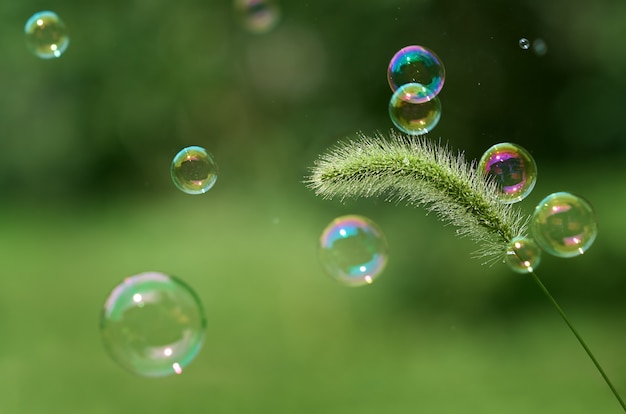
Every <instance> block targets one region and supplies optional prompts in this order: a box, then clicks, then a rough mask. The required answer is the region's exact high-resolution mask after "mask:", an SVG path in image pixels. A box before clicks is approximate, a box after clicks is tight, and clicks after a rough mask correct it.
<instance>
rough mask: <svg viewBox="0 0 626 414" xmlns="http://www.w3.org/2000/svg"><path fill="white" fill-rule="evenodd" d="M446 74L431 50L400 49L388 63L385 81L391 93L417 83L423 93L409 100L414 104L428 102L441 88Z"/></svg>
mask: <svg viewBox="0 0 626 414" xmlns="http://www.w3.org/2000/svg"><path fill="white" fill-rule="evenodd" d="M445 78H446V72H445V69H444V67H443V63H441V60H440V59H439V58H438V57H437V55H435V53H434V52H433V51H432V50H429V49H427V48H425V47H422V46H407V47H404V48H402V49H400V50H399V51H398V52H397V53H396V54H395V55H393V57H392V58H391V61H390V62H389V67H388V68H387V80H388V81H389V86H390V87H391V90H392V91H394V92H395V91H396V90H397V89H398V88H400V87H401V86H402V85H405V84H407V83H419V84H421V85H423V86H424V88H425V91H424V92H422V93H420V94H416V95H415V96H413V97H412V98H411V99H413V101H414V102H415V103H419V102H425V101H429V100H431V99H432V98H434V97H435V96H436V95H437V94H438V93H439V92H440V91H441V88H443V83H444V81H445Z"/></svg>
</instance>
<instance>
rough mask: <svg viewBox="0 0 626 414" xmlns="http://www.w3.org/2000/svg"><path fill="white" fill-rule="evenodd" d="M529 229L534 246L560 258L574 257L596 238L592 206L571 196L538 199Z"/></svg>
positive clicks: (558, 194) (563, 193) (554, 195)
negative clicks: (534, 242) (536, 245)
mask: <svg viewBox="0 0 626 414" xmlns="http://www.w3.org/2000/svg"><path fill="white" fill-rule="evenodd" d="M530 228H531V231H532V233H533V237H534V239H535V241H536V242H537V244H539V246H540V247H541V248H542V249H543V250H545V251H546V252H548V253H550V254H552V255H554V256H559V257H574V256H578V255H580V254H583V253H584V252H586V251H587V249H589V247H590V246H591V245H592V244H593V242H594V240H595V239H596V236H597V235H598V221H597V219H596V215H595V212H594V211H593V207H592V206H591V204H589V202H588V201H586V200H585V199H584V198H582V197H579V196H576V195H574V194H571V193H566V192H559V193H553V194H550V195H549V196H547V197H546V198H544V199H543V200H541V202H540V203H539V204H537V207H535V212H534V213H533V217H532V221H531V223H530Z"/></svg>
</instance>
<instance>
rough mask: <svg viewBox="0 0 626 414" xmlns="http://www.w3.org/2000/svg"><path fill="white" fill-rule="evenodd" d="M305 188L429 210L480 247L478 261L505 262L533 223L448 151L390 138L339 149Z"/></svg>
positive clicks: (366, 140)
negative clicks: (509, 248)
mask: <svg viewBox="0 0 626 414" xmlns="http://www.w3.org/2000/svg"><path fill="white" fill-rule="evenodd" d="M305 183H306V184H307V186H308V187H309V188H311V189H313V190H314V191H315V193H316V194H317V195H319V196H321V197H323V198H326V199H333V198H339V199H340V200H344V199H346V198H354V197H384V198H385V199H387V200H390V201H405V202H407V203H409V204H412V205H415V206H420V205H423V206H425V208H426V210H427V211H428V212H431V211H434V212H435V213H436V214H437V216H438V217H439V218H440V219H441V220H442V221H444V222H446V223H449V224H453V225H455V226H457V227H458V230H457V232H456V233H457V234H458V235H460V236H469V237H470V238H471V239H473V240H475V241H476V242H477V243H478V244H479V248H478V250H477V251H476V253H475V256H476V257H486V258H487V262H491V261H494V260H498V259H502V258H503V257H504V255H505V254H506V251H507V245H508V243H509V242H510V241H511V240H512V239H514V238H515V237H521V236H525V233H526V228H527V225H528V221H529V217H527V216H524V215H522V214H521V213H520V212H519V211H518V210H516V209H514V208H513V207H512V205H510V204H503V203H501V202H500V201H499V200H498V199H497V197H496V184H495V183H494V182H493V181H489V180H486V179H485V177H484V176H483V175H482V174H480V173H479V172H478V171H477V169H476V164H475V163H473V162H472V163H468V162H467V161H465V159H464V156H463V154H462V153H459V152H457V153H453V152H452V151H451V150H450V149H449V148H448V147H447V146H446V145H442V144H441V143H436V142H432V141H430V140H427V139H426V138H425V137H424V136H420V137H415V136H407V135H402V134H399V133H396V132H393V131H392V132H391V134H390V136H389V137H384V136H382V135H380V134H378V135H376V136H374V137H368V136H365V135H363V134H359V137H358V138H357V139H355V140H351V141H348V142H344V143H339V144H338V145H336V146H335V147H334V148H331V149H330V150H329V151H327V152H326V153H324V154H322V155H321V156H320V158H319V159H318V160H317V161H316V162H315V164H314V166H313V168H312V169H311V174H310V175H309V176H308V177H306V179H305Z"/></svg>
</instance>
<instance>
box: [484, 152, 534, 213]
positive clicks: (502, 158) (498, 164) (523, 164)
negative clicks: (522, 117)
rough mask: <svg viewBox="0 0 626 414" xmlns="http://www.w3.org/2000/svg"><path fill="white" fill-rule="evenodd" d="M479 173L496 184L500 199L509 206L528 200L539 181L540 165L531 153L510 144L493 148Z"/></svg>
mask: <svg viewBox="0 0 626 414" xmlns="http://www.w3.org/2000/svg"><path fill="white" fill-rule="evenodd" d="M478 171H480V172H481V173H483V174H485V176H486V177H488V178H490V179H493V180H494V181H495V183H496V188H497V192H496V196H497V197H498V199H499V200H500V201H502V202H503V203H505V204H511V203H516V202H518V201H521V200H522V199H524V198H525V197H526V196H527V195H528V194H530V192H531V191H532V190H533V188H534V187H535V183H536V182H537V163H536V162H535V160H534V158H533V157H532V155H530V153H529V152H528V151H526V150H525V149H524V148H522V147H521V146H519V145H517V144H512V143H509V142H505V143H501V144H496V145H494V146H492V147H491V148H489V149H488V150H487V151H485V153H484V154H483V156H482V157H481V159H480V161H478Z"/></svg>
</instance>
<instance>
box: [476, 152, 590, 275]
mask: <svg viewBox="0 0 626 414" xmlns="http://www.w3.org/2000/svg"><path fill="white" fill-rule="evenodd" d="M478 171H479V172H480V173H481V174H483V175H484V176H485V177H486V179H487V180H491V181H493V182H494V183H495V187H494V188H495V192H496V193H495V196H496V198H497V199H498V200H500V201H501V202H502V203H505V204H510V203H516V202H518V201H521V200H523V199H524V198H526V197H527V196H528V195H529V194H530V192H531V191H532V190H533V188H534V187H535V182H536V181H537V164H536V162H535V160H534V159H533V157H532V155H530V153H529V152H528V151H527V150H526V149H524V148H523V147H521V146H520V145H517V144H513V143H509V142H505V143H500V144H496V145H493V146H492V147H490V148H489V149H488V150H487V151H485V153H484V154H483V156H482V157H481V158H480V160H479V162H478ZM530 229H531V233H532V235H533V238H532V239H531V238H515V239H513V240H511V242H510V243H509V245H508V248H507V255H506V258H505V262H506V263H507V264H508V265H509V267H510V268H511V269H513V270H514V271H516V272H519V273H527V272H532V271H533V270H534V269H535V268H536V267H537V265H538V264H539V262H540V260H541V252H542V251H545V252H547V253H549V254H551V255H554V256H557V257H574V256H578V255H581V254H583V253H584V252H585V251H587V249H589V247H590V246H591V245H592V244H593V242H594V240H595V238H596V235H597V232H598V224H597V220H596V216H595V213H594V211H593V208H592V207H591V204H589V202H587V201H586V200H585V199H584V198H582V197H579V196H577V195H574V194H571V193H566V192H558V193H553V194H550V195H549V196H547V197H546V198H544V199H543V200H542V201H541V202H540V203H539V204H538V205H537V206H536V207H535V210H534V213H533V216H532V218H531V222H530Z"/></svg>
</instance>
